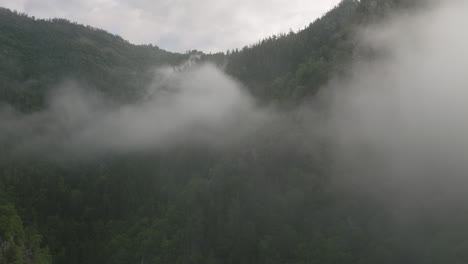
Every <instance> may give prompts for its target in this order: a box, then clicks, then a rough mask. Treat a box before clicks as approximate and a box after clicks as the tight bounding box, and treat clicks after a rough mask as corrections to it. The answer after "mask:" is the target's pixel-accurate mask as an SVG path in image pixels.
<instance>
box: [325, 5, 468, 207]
mask: <svg viewBox="0 0 468 264" xmlns="http://www.w3.org/2000/svg"><path fill="white" fill-rule="evenodd" d="M467 12H468V3H466V1H444V2H441V1H435V2H434V4H433V5H432V7H431V8H428V9H427V10H424V11H422V12H419V13H417V14H411V15H408V14H406V15H398V16H395V17H394V18H393V19H391V20H390V21H389V22H387V23H384V24H383V25H378V26H371V27H369V28H366V29H363V30H362V32H361V37H360V39H361V44H362V46H363V47H365V48H370V49H372V50H374V51H376V52H375V54H374V55H373V57H372V58H371V59H358V60H357V61H356V62H355V63H354V64H353V65H352V67H351V68H352V70H351V72H350V74H349V75H350V77H349V78H345V79H341V80H335V82H333V83H332V84H330V86H331V87H328V88H329V91H332V92H331V93H332V95H331V97H332V98H333V99H332V101H333V103H332V105H331V106H330V117H329V119H328V120H329V122H328V131H329V132H330V135H329V137H330V141H331V142H332V144H333V145H334V150H335V151H334V157H335V160H336V162H337V164H338V165H337V166H336V167H335V169H336V171H335V173H336V174H337V175H341V176H340V177H338V178H337V181H339V182H341V184H343V185H347V186H348V187H349V186H354V188H356V189H358V190H359V191H360V192H369V193H374V194H375V195H377V196H378V197H380V198H382V199H384V200H385V199H388V200H389V201H391V202H392V203H395V205H396V206H402V207H408V208H412V209H414V208H415V207H416V208H419V209H422V208H426V209H427V208H430V210H432V211H433V212H441V210H442V209H441V208H442V207H444V208H449V207H455V206H462V203H463V201H464V200H465V197H466V194H465V193H466V192H467V191H468V178H467V175H468V104H467V102H468V89H467V88H468V75H467V69H468V52H467V50H466V47H467V45H468V33H467V32H466V31H464V30H462V28H465V27H466V26H468V19H467V17H466V14H467ZM447 201H451V203H450V204H449V203H447ZM462 207H463V206H462Z"/></svg>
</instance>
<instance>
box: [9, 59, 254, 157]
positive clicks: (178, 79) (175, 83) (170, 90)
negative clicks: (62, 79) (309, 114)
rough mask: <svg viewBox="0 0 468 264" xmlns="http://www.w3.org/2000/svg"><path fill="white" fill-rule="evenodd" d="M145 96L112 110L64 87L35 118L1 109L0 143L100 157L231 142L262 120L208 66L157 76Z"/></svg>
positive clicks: (94, 96)
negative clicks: (190, 145) (189, 145)
mask: <svg viewBox="0 0 468 264" xmlns="http://www.w3.org/2000/svg"><path fill="white" fill-rule="evenodd" d="M145 91H146V92H145V96H144V97H143V99H141V100H139V101H137V102H134V103H131V104H126V105H116V104H115V103H112V102H111V101H109V100H107V99H106V97H105V96H104V95H102V94H98V93H96V92H93V91H90V89H84V88H83V87H80V85H78V84H76V83H73V82H68V83H65V84H63V85H61V86H60V87H58V88H57V89H55V90H53V92H51V94H50V99H49V103H48V107H47V108H46V109H45V110H43V111H41V112H37V113H33V114H20V113H17V112H15V111H14V110H12V109H11V108H8V107H5V108H4V109H3V110H2V111H1V119H2V123H1V124H0V126H1V127H0V131H1V133H0V140H1V141H2V143H3V144H4V145H5V146H7V147H8V148H10V149H11V150H13V151H14V152H15V153H20V154H21V153H23V154H24V153H42V154H41V155H44V153H49V154H52V155H53V154H59V155H63V154H67V153H71V154H84V155H90V154H101V153H109V152H115V153H120V152H129V151H138V150H146V149H158V148H164V147H168V146H171V145H174V144H178V143H183V142H193V141H198V142H202V143H205V144H210V145H223V144H229V142H231V141H234V140H236V139H239V138H241V137H242V135H243V134H245V133H246V132H247V130H249V129H250V128H249V126H250V124H253V122H255V123H257V122H258V121H260V120H261V119H262V113H261V111H259V110H258V109H257V108H256V107H255V106H254V101H253V100H252V98H251V97H250V96H249V95H248V94H247V93H246V92H245V91H244V89H243V87H242V86H241V85H240V84H239V83H237V82H235V81H234V80H232V79H230V78H229V77H228V76H226V75H225V74H224V73H222V72H221V71H220V70H219V69H217V68H215V67H214V66H211V65H208V64H207V65H193V63H191V62H190V63H188V64H185V65H183V66H181V67H178V68H175V69H174V68H162V69H158V70H157V71H156V72H155V78H154V82H153V84H152V85H151V86H150V87H146V88H145Z"/></svg>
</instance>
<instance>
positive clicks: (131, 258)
mask: <svg viewBox="0 0 468 264" xmlns="http://www.w3.org/2000/svg"><path fill="white" fill-rule="evenodd" d="M415 6H416V1H411V0H405V1H403V0H366V1H364V0H361V1H357V0H343V1H342V2H341V3H340V4H339V5H337V6H336V7H335V8H334V9H332V10H330V11H329V12H328V13H327V14H325V15H324V16H323V17H322V18H320V19H318V20H316V21H314V22H313V23H311V24H310V25H309V26H307V27H306V28H305V29H303V30H300V31H298V32H289V33H285V34H280V35H278V36H271V37H269V38H266V39H264V40H261V41H259V42H258V43H255V44H252V45H250V46H247V47H243V48H241V49H236V50H229V51H227V52H225V53H217V54H205V53H202V52H199V51H189V52H187V53H185V54H177V53H171V52H167V51H164V50H161V49H159V48H158V47H155V46H152V45H139V46H138V45H133V44H131V43H129V42H127V41H125V40H124V39H122V38H120V37H119V36H115V35H112V34H110V33H108V32H105V31H103V30H100V29H96V28H92V27H89V26H83V25H79V24H76V23H73V22H70V21H67V20H64V19H51V20H42V19H36V18H34V17H30V16H27V15H26V14H19V13H17V12H14V11H11V10H8V9H0V101H1V103H2V104H3V105H10V106H11V107H13V108H14V109H15V111H17V112H18V115H19V114H31V113H32V114H34V113H35V112H37V111H40V110H41V109H44V108H45V107H46V105H47V96H48V94H49V93H50V92H51V91H52V90H53V89H54V88H55V87H57V86H60V85H63V83H66V82H67V81H68V80H73V81H74V82H76V83H78V84H79V85H81V86H83V87H86V89H89V90H96V91H98V92H99V93H100V94H103V96H105V97H106V98H108V99H109V100H110V101H111V102H112V103H115V104H124V105H125V104H128V103H131V102H134V101H138V100H140V99H141V96H142V94H143V91H142V88H141V87H145V86H148V85H150V84H151V83H152V82H153V81H154V79H153V78H154V69H155V68H157V67H161V66H165V67H173V68H177V67H178V66H179V65H180V64H182V63H184V62H185V61H187V60H190V58H193V57H196V58H197V59H196V61H197V62H196V63H205V62H210V63H213V64H215V65H217V66H219V68H221V69H222V70H223V71H224V72H225V73H226V74H227V75H229V76H231V77H232V78H233V79H234V80H235V81H236V82H239V83H242V84H243V85H244V86H245V88H246V89H247V90H248V93H249V94H252V95H253V98H254V99H255V103H256V104H259V105H275V106H276V107H278V108H284V109H287V110H285V112H284V115H285V117H284V118H282V119H281V120H280V121H271V122H270V123H267V124H264V125H262V126H260V127H258V128H257V129H256V131H255V132H254V133H250V134H249V135H248V136H247V137H246V138H243V140H242V141H241V142H238V143H236V144H235V146H229V147H225V148H217V147H213V146H210V145H205V144H201V143H199V142H197V141H193V142H192V141H190V140H188V142H184V144H176V145H174V146H171V147H168V148H163V149H157V150H153V149H149V150H148V149H145V150H141V151H129V152H125V153H118V154H109V153H106V154H105V155H100V156H97V157H98V158H82V157H81V156H79V155H77V156H73V155H72V156H70V157H66V158H63V157H60V158H57V157H56V156H54V155H51V156H49V154H51V153H44V154H43V155H39V156H35V155H31V156H28V155H17V154H14V153H12V150H11V149H10V147H11V146H10V145H9V140H5V139H3V138H0V143H1V145H0V263H43V264H45V263H57V264H60V263H64V264H65V263H67V264H73V263H89V264H91V263H213V264H214V263H296V264H300V263H304V264H305V263H312V264H313V263H317V264H337V263H340V264H342V263H356V264H374V263H382V264H385V263H392V264H393V263H411V264H417V263H467V262H468V254H467V253H466V252H468V251H467V250H468V241H467V240H466V239H465V238H466V236H467V235H468V234H466V232H467V230H465V229H463V228H462V227H463V220H466V219H467V218H468V217H467V216H465V215H464V214H463V215H461V216H460V219H459V220H457V221H455V222H456V223H457V224H453V223H454V222H452V221H451V220H450V219H444V218H440V217H431V215H430V214H431V212H429V211H422V212H421V216H420V217H421V218H415V219H412V220H411V221H406V222H402V221H399V219H398V218H396V217H395V214H394V212H393V211H392V210H391V209H390V208H389V207H388V206H385V201H384V200H379V199H374V198H373V196H372V195H371V194H369V193H368V192H366V191H362V192H361V191H359V192H357V191H355V190H354V189H352V188H349V189H348V188H347V187H346V186H342V185H336V184H334V181H335V180H336V179H334V178H333V177H332V174H333V170H332V168H331V167H332V166H333V161H332V160H330V156H329V155H328V154H329V150H328V146H327V142H324V141H322V139H320V138H318V139H314V140H310V136H309V135H306V133H309V131H308V130H302V129H301V126H302V124H301V123H300V121H298V120H297V119H300V118H299V117H298V114H297V112H296V111H295V109H294V106H297V105H299V104H302V103H303V102H308V101H309V100H312V99H313V98H314V96H316V95H317V93H319V90H320V88H322V87H326V86H325V85H326V84H327V82H328V81H330V79H331V78H332V77H333V76H337V75H338V76H339V75H342V74H346V67H347V65H348V63H349V62H350V61H351V60H353V59H355V58H356V57H359V56H375V54H374V53H372V52H371V51H368V50H360V47H359V46H358V44H357V41H356V39H355V36H356V30H358V28H359V27H362V26H365V25H367V24H369V23H373V22H375V21H380V20H383V19H385V18H386V17H387V16H389V15H391V14H392V13H395V12H406V11H407V10H409V9H412V8H415ZM284 119H286V120H287V121H285V120H284ZM275 122H278V123H284V122H287V124H288V125H287V126H284V125H278V124H276V123H275ZM25 129H28V128H25ZM310 149H313V151H310ZM44 151H49V150H44ZM50 151H54V149H52V150H50ZM52 154H53V153H52ZM59 156H61V154H59ZM51 157H52V158H51ZM420 219H425V221H420Z"/></svg>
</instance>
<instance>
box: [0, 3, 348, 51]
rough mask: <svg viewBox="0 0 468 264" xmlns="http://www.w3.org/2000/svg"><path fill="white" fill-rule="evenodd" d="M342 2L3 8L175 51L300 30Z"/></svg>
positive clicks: (225, 45)
mask: <svg viewBox="0 0 468 264" xmlns="http://www.w3.org/2000/svg"><path fill="white" fill-rule="evenodd" d="M337 3H339V0H315V1H307V0H292V1H286V0H274V1H266V0H262V1H248V0H242V1H233V0H229V1H226V0H223V1H216V0H203V1H187V0H184V1H166V0H158V1H150V0H138V1H130V0H70V1H62V0H46V1H44V0H0V6H4V7H8V8H12V9H16V10H18V11H20V12H25V13H27V14H29V15H34V16H37V17H40V18H53V17H60V18H67V19H70V20H73V21H76V22H79V23H84V24H88V25H91V26H93V27H98V28H103V29H105V30H108V31H110V32H112V33H114V34H119V35H121V36H122V37H123V38H125V39H128V40H129V41H130V42H132V43H137V44H149V43H152V44H156V45H158V46H160V47H161V48H164V49H167V50H170V51H179V52H185V51H186V50H192V49H198V50H202V51H206V52H217V51H225V50H226V49H233V48H239V47H242V46H244V45H248V44H251V43H253V42H256V41H258V40H259V39H261V38H264V37H267V36H270V35H272V34H278V33H281V32H287V31H289V29H290V28H292V29H294V30H297V29H300V28H303V27H304V26H306V25H308V24H309V23H310V22H312V21H313V20H315V19H316V18H318V17H320V16H321V15H322V14H324V13H325V12H326V11H328V10H330V9H331V8H332V7H334V5H336V4H337Z"/></svg>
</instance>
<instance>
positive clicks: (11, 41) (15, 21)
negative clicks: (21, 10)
mask: <svg viewBox="0 0 468 264" xmlns="http://www.w3.org/2000/svg"><path fill="white" fill-rule="evenodd" d="M187 58H188V56H187V55H182V54H175V53H170V52H167V51H163V50H161V49H159V48H158V47H153V46H135V45H132V44H130V43H128V42H127V41H125V40H123V39H122V38H120V37H118V36H114V35H111V34H109V33H107V32H105V31H103V30H100V29H96V28H92V27H89V26H83V25H78V24H76V23H72V22H70V21H67V20H65V19H51V20H40V19H34V18H31V17H28V16H26V15H25V14H17V13H14V12H12V11H10V10H8V9H4V8H1V9H0V85H1V91H0V92H1V101H3V102H7V103H11V104H13V105H15V106H16V107H19V108H22V109H28V110H33V109H38V108H40V107H42V106H43V102H42V100H43V99H44V94H45V93H46V92H47V90H48V89H50V88H51V87H52V88H53V87H54V86H58V85H59V84H61V82H64V81H67V80H74V81H78V82H82V83H84V84H86V85H89V86H90V87H93V88H94V89H98V90H100V91H103V92H106V93H107V94H108V96H112V97H115V98H116V99H119V100H128V98H129V97H135V94H136V93H137V92H136V91H138V89H139V87H141V86H145V85H147V84H148V83H149V82H150V81H151V78H152V74H151V73H148V72H149V71H151V70H152V69H153V67H156V66H160V65H176V64H179V63H181V62H182V61H183V60H186V59H187Z"/></svg>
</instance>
